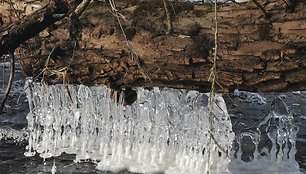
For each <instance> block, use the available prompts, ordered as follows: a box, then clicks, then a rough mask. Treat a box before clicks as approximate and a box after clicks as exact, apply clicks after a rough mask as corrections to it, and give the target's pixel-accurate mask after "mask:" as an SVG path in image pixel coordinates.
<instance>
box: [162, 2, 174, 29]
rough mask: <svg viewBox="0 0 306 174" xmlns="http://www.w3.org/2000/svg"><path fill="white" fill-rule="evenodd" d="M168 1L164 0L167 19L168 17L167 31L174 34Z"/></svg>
mask: <svg viewBox="0 0 306 174" xmlns="http://www.w3.org/2000/svg"><path fill="white" fill-rule="evenodd" d="M167 1H168V0H163V3H164V9H165V12H166V19H167V31H166V34H172V33H173V24H172V19H171V15H170V12H169V10H168V9H169V8H168V3H167Z"/></svg>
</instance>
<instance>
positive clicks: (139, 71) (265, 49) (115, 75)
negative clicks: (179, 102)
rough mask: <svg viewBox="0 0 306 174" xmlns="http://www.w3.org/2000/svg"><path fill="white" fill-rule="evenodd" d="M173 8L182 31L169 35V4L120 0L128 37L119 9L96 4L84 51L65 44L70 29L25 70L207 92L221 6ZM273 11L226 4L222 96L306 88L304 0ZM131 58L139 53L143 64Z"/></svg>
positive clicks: (58, 78)
mask: <svg viewBox="0 0 306 174" xmlns="http://www.w3.org/2000/svg"><path fill="white" fill-rule="evenodd" d="M172 3H173V4H172V5H173V8H172V10H171V11H172V13H173V16H174V19H173V30H174V34H172V35H168V34H166V33H167V32H166V31H167V27H166V22H167V20H166V18H165V12H164V10H163V9H164V8H163V2H162V1H157V0H154V1H151V2H138V1H136V0H135V2H134V1H133V2H132V1H128V2H126V1H123V0H121V1H118V3H117V6H118V7H117V8H118V9H117V10H118V11H119V12H120V14H119V17H120V18H121V19H120V21H121V22H122V24H123V30H124V33H125V36H126V38H124V37H123V34H122V31H121V28H120V25H119V24H118V21H117V19H116V15H113V14H112V13H111V12H113V13H117V11H115V12H114V11H111V9H110V7H109V6H108V3H103V2H95V3H92V6H91V8H90V9H88V10H87V11H85V14H84V15H83V17H82V18H81V24H82V27H83V31H82V38H81V40H80V41H79V48H78V49H75V50H73V49H71V47H65V45H67V41H65V40H63V38H65V37H64V36H66V35H68V29H67V28H65V27H62V28H59V29H57V30H54V31H52V32H48V34H47V36H45V38H44V39H45V40H44V41H43V43H42V44H41V45H40V52H37V55H35V56H28V57H25V58H23V59H22V60H21V63H22V66H23V68H24V71H25V72H26V74H27V75H29V76H33V77H37V79H42V78H44V80H46V81H47V82H49V83H76V84H86V85H93V84H105V85H108V86H110V87H112V88H124V87H134V86H144V87H153V86H159V87H174V88H185V89H195V90H199V91H202V92H207V91H209V90H210V84H211V82H209V81H208V77H209V75H210V69H211V67H212V60H213V57H212V56H213V45H214V36H213V33H214V30H213V28H214V22H213V16H214V11H213V6H212V5H211V4H205V5H195V4H192V3H179V2H172ZM265 9H266V10H267V13H268V14H269V16H270V18H266V16H265V15H264V14H263V13H262V11H260V10H259V9H258V8H257V6H256V5H255V4H253V3H252V2H247V3H242V4H240V5H239V4H233V3H226V4H222V5H220V6H219V8H218V23H219V27H218V30H219V35H218V45H219V49H218V50H219V51H218V60H217V82H218V83H217V84H218V85H217V90H218V91H219V92H222V91H223V92H226V91H231V90H234V89H237V88H238V89H242V90H248V91H263V92H267V91H291V90H305V89H306V21H305V18H306V2H305V1H297V2H296V6H295V10H294V12H288V10H287V7H286V5H285V4H283V3H282V2H273V3H270V4H268V5H267V6H266V7H265ZM117 16H118V14H117ZM125 39H127V41H126V40H125ZM127 42H128V43H127ZM54 43H57V44H56V48H55V49H53V48H54ZM68 45H69V44H68ZM127 45H129V46H127ZM52 49H53V50H54V51H53V52H52V54H49V53H50V52H51V50H52ZM41 50H45V51H43V52H42V51H41ZM42 53H43V54H42ZM131 53H133V54H134V53H137V56H136V58H137V59H139V62H138V61H136V60H133V59H132V57H131ZM134 59H135V54H134ZM221 86H222V87H221Z"/></svg>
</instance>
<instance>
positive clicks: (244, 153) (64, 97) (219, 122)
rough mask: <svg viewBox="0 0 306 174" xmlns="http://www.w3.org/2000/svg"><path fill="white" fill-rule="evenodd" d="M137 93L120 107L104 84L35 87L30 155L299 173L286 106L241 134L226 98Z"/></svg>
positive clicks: (134, 166)
mask: <svg viewBox="0 0 306 174" xmlns="http://www.w3.org/2000/svg"><path fill="white" fill-rule="evenodd" d="M28 85H29V83H28ZM135 90H136V91H137V100H136V101H135V102H134V103H133V104H132V105H127V106H124V105H123V104H122V103H123V94H121V97H120V98H119V101H118V102H116V101H114V99H113V98H112V97H111V96H112V95H111V90H110V89H109V88H107V87H105V86H91V87H87V86H84V85H50V86H47V85H41V84H38V83H30V86H29V87H27V96H28V99H29V105H30V113H29V115H28V117H27V119H28V130H29V132H30V133H29V145H28V146H27V149H28V151H27V152H26V153H25V155H27V156H31V155H34V154H35V153H36V152H38V153H39V154H40V156H41V157H42V158H49V157H52V156H59V155H61V154H62V153H63V152H65V153H68V154H76V162H81V161H83V160H88V159H90V160H92V161H93V162H96V163H97V168H98V169H100V170H109V171H115V172H116V171H119V170H121V169H128V170H129V171H132V172H139V173H153V172H159V171H163V172H164V173H166V174H172V173H173V174H191V173H192V174H203V173H207V172H209V173H216V174H219V173H258V172H260V171H261V172H260V173H267V172H269V173H273V172H274V173H282V172H283V171H286V172H288V171H289V172H290V173H298V168H299V166H298V165H297V163H296V161H295V158H294V155H295V153H296V149H295V139H296V133H297V128H296V127H295V126H294V125H292V116H291V115H290V114H289V113H286V112H287V109H286V108H285V109H283V108H284V107H276V108H275V109H274V110H273V111H271V113H270V114H269V115H268V116H267V117H265V118H264V119H263V120H262V121H261V122H259V124H258V127H255V128H253V129H250V130H247V131H244V132H241V133H240V134H237V136H236V137H235V134H234V133H233V131H232V124H231V121H230V117H229V114H228V113H227V109H226V105H225V102H224V100H223V98H222V96H221V95H219V94H217V95H216V98H215V99H216V102H215V103H214V104H213V106H211V105H210V104H209V102H208V101H209V94H203V93H199V92H197V91H188V90H178V89H170V88H163V89H159V88H153V89H151V90H147V89H144V88H136V89H135ZM281 104H282V103H281ZM278 105H279V104H277V106H278ZM282 106H284V104H283V105H282ZM211 109H212V110H211ZM209 118H212V125H211V126H210V125H209ZM210 127H211V128H212V129H210ZM264 132H268V133H264ZM234 139H235V140H234ZM263 140H265V141H266V142H268V143H267V144H262V141H263ZM233 142H236V144H238V145H237V148H232V144H233ZM246 147H249V148H251V149H248V148H246ZM271 166H272V167H271ZM278 168H279V169H278ZM241 171H242V172H241Z"/></svg>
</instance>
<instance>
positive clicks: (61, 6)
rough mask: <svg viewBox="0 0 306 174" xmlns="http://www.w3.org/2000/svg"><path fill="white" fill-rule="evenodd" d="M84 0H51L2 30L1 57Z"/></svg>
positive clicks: (0, 30) (0, 41) (0, 40)
mask: <svg viewBox="0 0 306 174" xmlns="http://www.w3.org/2000/svg"><path fill="white" fill-rule="evenodd" d="M81 2H82V0H51V1H50V3H49V4H48V5H46V6H44V7H43V8H42V9H40V10H37V11H36V12H34V13H33V14H31V15H27V16H25V17H23V18H21V19H20V20H17V21H16V22H14V23H12V24H10V25H8V26H6V27H3V28H0V57H1V56H2V55H4V54H8V53H9V52H10V51H13V50H15V49H16V48H17V47H19V46H20V44H22V43H24V42H26V41H27V40H29V39H31V38H33V37H35V36H36V35H37V34H38V33H40V32H41V31H43V30H44V29H46V28H47V27H49V26H50V25H52V24H54V23H55V22H57V21H59V20H61V19H63V18H64V17H65V16H66V15H67V14H69V13H71V12H72V11H73V10H74V9H75V8H76V7H77V6H78V5H79V4H80V3H81Z"/></svg>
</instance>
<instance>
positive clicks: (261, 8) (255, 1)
mask: <svg viewBox="0 0 306 174" xmlns="http://www.w3.org/2000/svg"><path fill="white" fill-rule="evenodd" d="M252 1H253V3H254V4H255V5H256V6H257V7H258V8H259V9H260V10H261V11H262V13H263V14H264V16H265V18H266V19H268V18H269V17H270V15H269V13H267V11H266V10H265V9H264V8H263V7H262V6H261V5H260V4H259V2H257V0H252Z"/></svg>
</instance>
